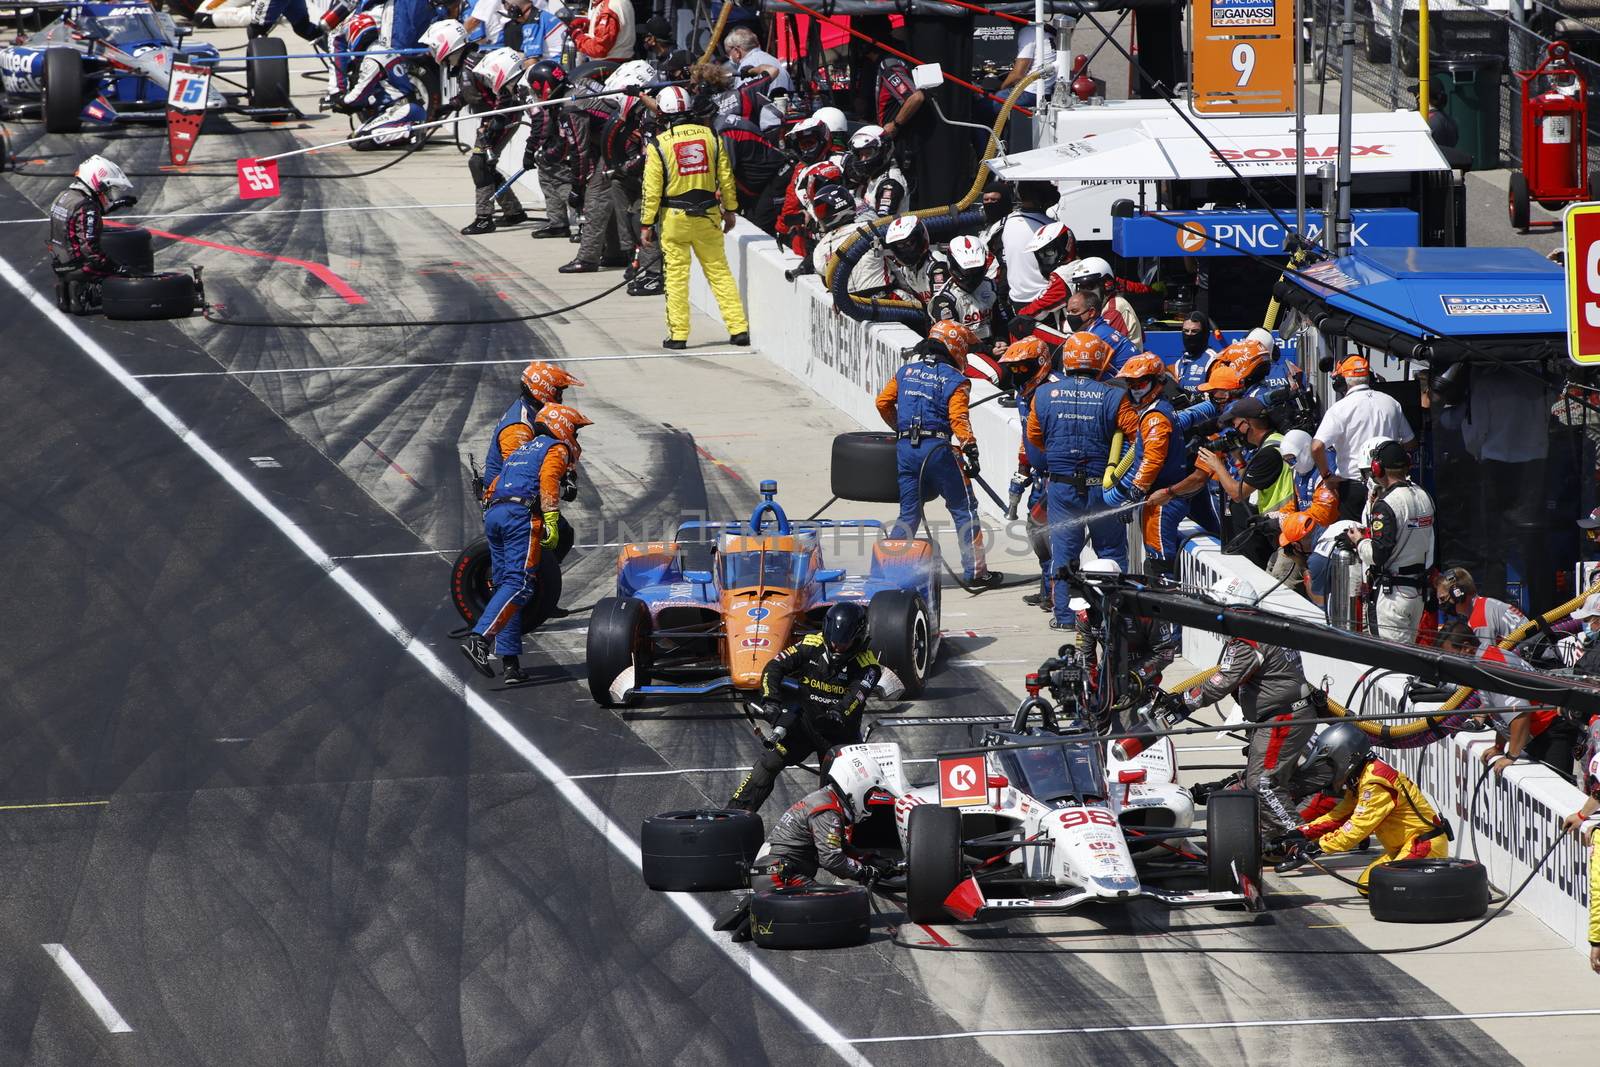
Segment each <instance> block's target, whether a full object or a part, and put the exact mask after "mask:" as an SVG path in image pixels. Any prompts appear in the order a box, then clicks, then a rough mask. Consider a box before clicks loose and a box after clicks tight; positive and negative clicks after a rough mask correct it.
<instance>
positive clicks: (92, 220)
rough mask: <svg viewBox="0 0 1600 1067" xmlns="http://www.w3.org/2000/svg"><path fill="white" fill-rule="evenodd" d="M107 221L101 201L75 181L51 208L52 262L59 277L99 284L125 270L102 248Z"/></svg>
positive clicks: (57, 198) (56, 199)
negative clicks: (102, 235)
mask: <svg viewBox="0 0 1600 1067" xmlns="http://www.w3.org/2000/svg"><path fill="white" fill-rule="evenodd" d="M104 229H105V220H104V217H103V214H102V212H101V210H100V198H99V197H98V196H96V195H95V194H94V193H92V192H90V191H89V190H87V189H85V188H84V187H83V186H82V185H80V184H79V183H77V182H73V183H72V184H71V185H69V186H67V188H65V189H64V190H62V192H61V195H59V196H57V197H56V198H55V201H54V202H53V203H52V204H51V205H50V260H51V265H52V266H53V267H54V268H55V272H56V274H57V275H58V276H59V277H61V278H63V279H71V280H74V281H96V280H98V279H100V278H104V277H105V276H106V275H108V274H116V273H117V272H118V271H119V270H120V269H121V268H120V267H119V266H118V265H117V264H116V263H115V262H113V261H112V260H111V259H110V258H109V257H108V256H107V255H106V254H105V252H104V251H103V250H102V249H101V247H100V235H101V233H102V232H103V231H104Z"/></svg>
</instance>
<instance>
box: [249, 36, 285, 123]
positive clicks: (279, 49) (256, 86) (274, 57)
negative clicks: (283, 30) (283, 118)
mask: <svg viewBox="0 0 1600 1067" xmlns="http://www.w3.org/2000/svg"><path fill="white" fill-rule="evenodd" d="M245 55H246V56H247V57H248V58H249V60H250V61H249V62H248V63H246V64H245V67H246V70H245V86H246V88H247V90H248V92H249V99H250V106H251V107H281V108H287V107H290V106H291V104H290V100H289V60H288V55H289V46H288V45H287V44H286V43H285V42H284V41H283V40H282V39H281V38H278V37H257V38H255V39H254V40H252V41H250V42H249V43H248V44H247V45H246V46H245Z"/></svg>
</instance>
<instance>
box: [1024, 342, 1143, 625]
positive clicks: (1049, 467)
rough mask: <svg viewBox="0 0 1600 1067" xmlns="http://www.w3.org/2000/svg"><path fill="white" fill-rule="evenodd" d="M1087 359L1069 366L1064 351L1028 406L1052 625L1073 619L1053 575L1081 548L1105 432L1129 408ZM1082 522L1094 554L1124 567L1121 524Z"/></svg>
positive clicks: (1107, 437) (1098, 499) (1105, 452)
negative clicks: (1040, 489)
mask: <svg viewBox="0 0 1600 1067" xmlns="http://www.w3.org/2000/svg"><path fill="white" fill-rule="evenodd" d="M1078 336H1079V335H1074V336H1073V337H1071V338H1068V341H1067V344H1068V346H1071V345H1073V344H1074V342H1076V341H1078ZM1095 362H1096V359H1090V358H1085V359H1083V360H1082V361H1080V362H1079V363H1078V364H1077V365H1074V364H1073V362H1071V356H1070V353H1067V352H1065V351H1064V352H1063V366H1062V371H1061V373H1060V375H1059V376H1056V377H1052V378H1050V379H1049V380H1048V381H1046V382H1044V383H1043V384H1042V385H1040V386H1039V388H1038V390H1037V391H1036V392H1035V393H1034V394H1033V398H1032V400H1031V401H1030V408H1029V411H1028V421H1027V426H1026V433H1025V437H1026V440H1027V442H1028V444H1030V445H1032V446H1033V447H1034V448H1036V449H1039V450H1041V451H1042V452H1043V454H1044V465H1045V468H1046V472H1047V473H1046V474H1045V478H1046V479H1047V481H1048V488H1047V489H1046V490H1045V504H1046V514H1047V516H1048V518H1049V523H1050V573H1051V574H1052V575H1054V576H1055V586H1054V589H1053V591H1052V604H1053V613H1054V622H1053V623H1052V625H1053V626H1055V627H1056V628H1057V629H1072V628H1073V626H1074V622H1075V621H1074V619H1073V615H1072V610H1071V608H1069V607H1068V606H1067V602H1068V601H1069V600H1071V596H1070V593H1069V590H1068V588H1067V584H1066V582H1065V581H1063V580H1062V579H1061V577H1060V575H1061V571H1062V569H1063V568H1066V567H1069V566H1073V565H1076V564H1077V562H1078V556H1079V555H1080V554H1081V553H1082V552H1083V542H1084V527H1085V524H1084V523H1083V521H1082V517H1083V516H1084V515H1091V514H1094V513H1096V512H1099V511H1101V510H1103V508H1104V500H1103V498H1102V496H1101V489H1100V482H1101V479H1102V478H1103V477H1104V476H1105V469H1106V462H1107V460H1108V459H1109V457H1110V454H1111V439H1112V437H1113V436H1114V435H1115V434H1116V432H1117V430H1118V429H1119V428H1122V424H1125V423H1126V422H1127V421H1128V413H1129V412H1130V409H1129V408H1128V405H1127V403H1126V394H1125V393H1124V392H1123V391H1122V390H1121V389H1118V388H1117V387H1115V386H1113V385H1109V384H1107V383H1106V382H1102V381H1099V380H1098V379H1097V378H1096V377H1095V367H1094V366H1093V364H1094V363H1095ZM1125 432H1126V431H1125ZM1087 526H1088V538H1089V540H1090V541H1092V542H1093V544H1094V552H1095V555H1096V556H1098V557H1100V558H1101V559H1109V560H1112V561H1114V562H1115V563H1116V564H1117V565H1118V567H1120V568H1122V569H1124V570H1126V569H1127V566H1128V549H1127V543H1126V541H1125V540H1124V539H1123V532H1122V524H1121V523H1120V522H1118V521H1117V520H1116V519H1114V518H1113V519H1103V520H1096V521H1092V522H1089V523H1088V524H1087Z"/></svg>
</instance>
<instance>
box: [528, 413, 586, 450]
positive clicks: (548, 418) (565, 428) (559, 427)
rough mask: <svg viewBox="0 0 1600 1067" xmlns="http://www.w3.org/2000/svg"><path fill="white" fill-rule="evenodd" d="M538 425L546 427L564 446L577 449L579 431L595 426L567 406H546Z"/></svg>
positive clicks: (581, 414)
mask: <svg viewBox="0 0 1600 1067" xmlns="http://www.w3.org/2000/svg"><path fill="white" fill-rule="evenodd" d="M538 425H539V426H542V427H544V429H545V430H546V432H548V433H549V434H550V436H551V437H554V438H555V439H556V440H557V441H560V442H561V443H562V444H564V445H571V446H573V447H576V446H577V444H578V429H579V428H580V427H583V426H593V425H594V423H592V422H590V421H589V419H588V418H587V417H586V416H585V415H584V414H583V413H582V412H581V411H578V410H576V409H575V408H569V407H567V405H565V404H546V405H545V406H544V407H543V408H541V409H540V410H539V421H538Z"/></svg>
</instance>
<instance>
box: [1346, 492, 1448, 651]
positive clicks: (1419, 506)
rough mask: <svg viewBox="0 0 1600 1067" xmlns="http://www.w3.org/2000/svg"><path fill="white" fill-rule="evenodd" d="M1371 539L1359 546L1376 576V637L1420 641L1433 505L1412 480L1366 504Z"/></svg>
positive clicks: (1430, 554) (1362, 557) (1430, 547)
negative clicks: (1418, 636) (1417, 639)
mask: <svg viewBox="0 0 1600 1067" xmlns="http://www.w3.org/2000/svg"><path fill="white" fill-rule="evenodd" d="M1366 519H1367V530H1368V531H1369V533H1370V536H1369V537H1366V538H1363V539H1362V540H1361V541H1360V542H1358V544H1357V545H1356V554H1357V555H1358V556H1360V557H1361V562H1363V563H1365V564H1366V565H1367V567H1368V568H1369V573H1370V574H1371V575H1372V579H1371V584H1372V589H1373V613H1372V624H1373V632H1374V633H1376V634H1377V635H1378V636H1379V637H1389V638H1394V639H1396V640H1400V641H1406V642H1411V641H1414V640H1416V636H1417V626H1418V624H1419V623H1421V621H1422V609H1423V600H1424V598H1423V592H1424V590H1425V589H1426V585H1427V579H1426V575H1427V572H1428V568H1429V567H1430V566H1432V564H1433V501H1432V500H1431V499H1429V497H1428V494H1427V493H1426V492H1424V491H1423V490H1422V489H1420V488H1418V487H1417V486H1416V485H1413V484H1412V483H1411V482H1409V481H1404V482H1400V483H1398V484H1396V485H1392V486H1390V487H1389V488H1387V489H1385V490H1383V493H1382V495H1381V496H1379V497H1378V498H1377V499H1375V500H1373V501H1371V502H1369V503H1368V505H1367V515H1366Z"/></svg>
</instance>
